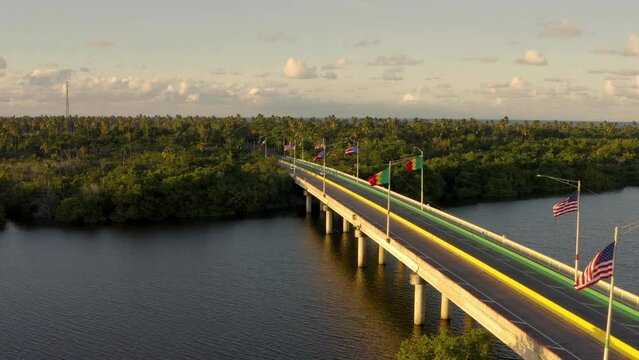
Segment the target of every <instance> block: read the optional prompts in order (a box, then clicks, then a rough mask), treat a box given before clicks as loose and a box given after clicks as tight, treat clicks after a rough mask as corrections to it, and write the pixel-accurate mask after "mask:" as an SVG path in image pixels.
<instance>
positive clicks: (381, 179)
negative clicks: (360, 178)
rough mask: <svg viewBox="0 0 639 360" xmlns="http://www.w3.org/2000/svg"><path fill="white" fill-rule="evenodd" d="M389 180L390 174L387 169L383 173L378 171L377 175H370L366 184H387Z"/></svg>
mask: <svg viewBox="0 0 639 360" xmlns="http://www.w3.org/2000/svg"><path fill="white" fill-rule="evenodd" d="M389 179H390V172H389V171H388V169H386V170H384V171H380V172H378V173H377V174H374V175H371V176H369V177H368V182H369V183H370V184H371V186H375V185H381V184H388V180H389Z"/></svg>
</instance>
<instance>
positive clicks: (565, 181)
mask: <svg viewBox="0 0 639 360" xmlns="http://www.w3.org/2000/svg"><path fill="white" fill-rule="evenodd" d="M537 177H538V178H545V179H550V180H553V181H556V182H558V183H561V184H565V185H568V186H572V187H574V188H576V189H577V230H576V232H575V283H576V282H577V278H578V277H579V210H580V209H581V202H580V199H579V197H580V195H581V180H570V179H562V178H558V177H554V176H548V175H541V174H537Z"/></svg>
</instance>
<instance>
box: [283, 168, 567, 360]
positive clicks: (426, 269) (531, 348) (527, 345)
mask: <svg viewBox="0 0 639 360" xmlns="http://www.w3.org/2000/svg"><path fill="white" fill-rule="evenodd" d="M295 182H296V183H297V184H298V185H300V186H301V187H302V188H304V189H306V191H308V192H309V193H310V194H312V195H313V196H315V197H316V198H318V199H321V201H322V202H323V203H324V204H326V206H328V207H330V208H331V210H333V211H335V212H336V213H337V214H339V215H340V216H342V217H344V218H345V219H349V221H352V224H353V226H354V227H355V228H357V229H359V230H361V231H362V232H364V233H365V234H366V235H367V236H368V237H369V238H370V239H371V240H373V241H375V242H376V243H377V244H378V245H380V246H382V247H383V248H384V251H388V252H389V253H390V254H392V255H393V256H395V257H396V258H397V259H398V260H399V261H401V262H402V263H403V264H405V265H406V266H407V267H408V268H409V269H411V270H412V271H414V272H415V273H417V274H418V275H419V276H420V277H421V278H422V279H424V280H426V282H427V283H428V284H430V285H431V286H432V287H434V288H435V289H437V291H439V292H441V293H442V294H445V295H446V297H447V298H448V299H450V301H452V302H453V303H454V304H456V305H457V306H459V308H460V309H462V311H464V312H465V313H466V314H468V315H469V316H471V317H472V318H473V319H475V320H476V321H477V322H478V323H479V324H481V325H482V326H483V327H484V328H486V329H487V330H488V331H490V332H491V333H492V334H494V335H495V336H496V337H497V338H498V339H500V340H501V341H502V342H504V344H506V345H507V346H509V347H510V348H511V349H513V350H514V351H515V352H516V353H517V354H519V355H520V356H521V357H523V358H525V359H559V356H557V355H556V354H555V353H554V352H553V350H552V349H550V348H548V347H545V346H544V345H543V344H541V343H539V342H538V340H537V339H535V338H534V337H532V336H531V335H530V334H529V333H528V332H526V331H524V330H522V329H521V328H519V327H518V326H517V324H515V323H513V322H512V321H510V320H509V319H508V318H506V317H504V316H503V315H502V314H500V313H498V312H497V311H495V310H494V309H492V308H491V307H490V306H489V305H487V304H486V303H484V301H482V300H481V299H479V298H478V297H476V296H474V295H473V294H471V293H470V292H469V291H468V290H467V289H465V288H464V287H463V286H461V285H460V284H458V283H457V282H456V281H453V280H451V279H450V278H449V277H448V276H446V275H445V274H444V273H443V272H442V271H441V269H439V268H438V267H435V266H433V265H432V264H430V263H428V262H427V261H425V260H424V259H423V258H421V257H420V256H418V255H417V253H416V252H415V249H414V248H413V247H411V246H410V245H409V244H407V243H405V242H403V241H401V240H399V239H395V238H393V237H392V236H391V237H390V238H387V237H386V233H385V232H384V231H383V230H382V229H380V228H379V227H378V226H377V225H375V224H373V223H371V222H370V219H369V218H367V217H366V216H362V215H360V214H356V213H355V212H354V211H352V210H351V209H349V208H348V207H346V206H345V205H344V204H342V203H341V202H340V201H339V200H336V199H333V198H332V197H331V196H329V195H328V194H322V190H321V189H319V188H316V187H314V186H313V185H312V184H310V183H308V182H307V181H306V180H304V179H302V178H299V177H296V178H295Z"/></svg>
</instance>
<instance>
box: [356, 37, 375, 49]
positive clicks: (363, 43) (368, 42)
mask: <svg viewBox="0 0 639 360" xmlns="http://www.w3.org/2000/svg"><path fill="white" fill-rule="evenodd" d="M379 43H380V40H379V39H367V38H364V39H362V40H359V41H358V42H356V43H355V44H354V45H353V46H354V47H367V46H372V45H379Z"/></svg>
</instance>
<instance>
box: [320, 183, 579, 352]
mask: <svg viewBox="0 0 639 360" xmlns="http://www.w3.org/2000/svg"><path fill="white" fill-rule="evenodd" d="M327 185H328V186H327V188H326V189H327V193H328V190H329V187H331V188H332V185H330V184H327ZM333 190H334V191H337V192H338V193H340V191H338V190H337V189H333ZM355 193H357V194H358V195H360V196H364V197H365V198H367V199H368V197H366V196H365V195H362V194H360V193H358V192H355ZM347 196H350V195H348V194H347ZM368 200H370V199H368ZM342 205H344V206H346V207H348V208H350V209H351V210H352V211H356V209H354V208H353V207H352V206H351V204H342ZM359 216H360V217H362V218H365V219H367V220H368V221H369V222H372V223H374V224H375V225H377V226H379V227H380V228H383V227H385V225H386V224H384V226H382V225H381V224H380V223H379V222H377V221H374V220H372V219H371V218H370V217H369V216H368V215H365V214H359ZM422 220H423V219H422ZM398 225H399V224H398ZM391 234H393V231H392V230H391ZM393 237H394V238H396V239H401V240H402V242H403V243H404V244H405V246H406V245H407V247H409V248H411V249H412V250H413V251H415V252H416V253H418V254H420V255H421V256H423V257H425V258H428V259H430V260H431V261H432V262H434V263H436V264H437V265H438V266H439V267H444V266H443V265H442V264H440V263H439V262H437V261H436V260H434V259H432V258H431V257H429V256H427V255H426V254H424V253H423V252H422V251H421V250H419V249H417V248H415V247H414V246H412V245H411V244H410V243H409V242H407V241H406V239H404V238H403V237H401V236H400V235H398V234H393ZM488 255H490V254H488ZM448 271H449V272H450V273H451V274H452V275H453V276H454V277H456V278H457V279H459V280H463V279H462V278H461V277H460V276H459V275H457V274H456V273H455V272H454V271H452V270H448ZM463 281H464V282H465V280H463ZM467 284H468V283H467ZM468 286H469V287H470V288H472V289H473V290H475V291H476V292H477V293H479V294H481V295H483V296H484V297H486V298H488V299H491V298H490V296H488V295H486V294H484V293H483V292H482V291H481V290H479V289H477V288H476V287H475V286H473V285H470V284H468ZM491 301H492V302H493V303H494V304H495V305H496V306H498V307H500V308H502V309H503V310H505V311H506V312H508V313H509V314H510V315H512V316H513V317H515V318H517V319H520V321H521V323H522V324H525V325H526V326H528V327H530V328H531V329H533V330H534V331H535V332H537V333H538V334H540V335H541V336H542V337H544V338H546V339H547V340H548V341H549V342H551V343H553V344H555V345H556V346H553V347H552V348H554V349H562V350H563V351H565V352H566V353H568V354H570V355H571V356H572V357H574V358H575V359H580V358H579V357H578V356H577V355H575V354H573V353H572V352H570V351H568V350H567V349H565V348H564V347H562V346H561V345H560V344H559V343H557V341H555V340H554V339H552V338H551V337H550V336H548V335H546V334H545V333H543V332H542V331H541V330H539V329H537V328H536V327H534V326H532V325H531V324H529V323H527V322H526V321H525V320H523V319H522V318H520V317H519V316H518V315H517V314H515V313H513V312H512V311H510V310H509V309H508V308H506V307H505V306H504V305H502V304H500V303H498V302H495V301H494V300H492V299H491ZM546 346H548V345H546ZM548 347H550V346H548Z"/></svg>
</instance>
